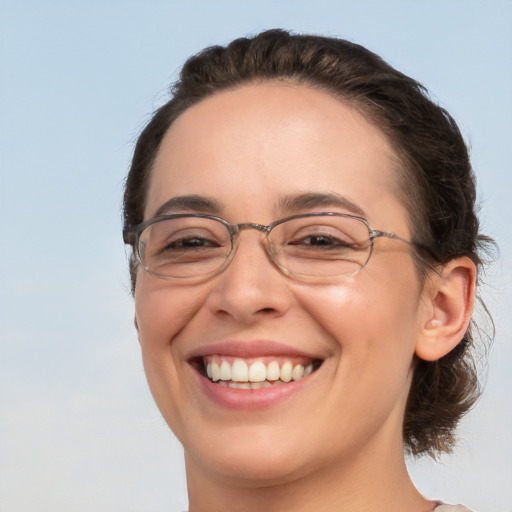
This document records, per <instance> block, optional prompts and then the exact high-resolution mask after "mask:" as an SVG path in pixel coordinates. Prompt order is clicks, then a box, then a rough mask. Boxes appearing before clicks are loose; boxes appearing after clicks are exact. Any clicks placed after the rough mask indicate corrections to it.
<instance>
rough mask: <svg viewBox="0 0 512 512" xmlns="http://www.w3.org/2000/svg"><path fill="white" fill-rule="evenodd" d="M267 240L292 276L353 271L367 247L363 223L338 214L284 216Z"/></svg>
mask: <svg viewBox="0 0 512 512" xmlns="http://www.w3.org/2000/svg"><path fill="white" fill-rule="evenodd" d="M269 242H270V246H271V250H272V252H273V254H274V257H275V258H276V260H277V262H278V263H279V265H281V267H282V268H284V269H285V270H287V271H288V272H290V273H291V274H293V275H296V276H309V277H333V276H342V275H347V274H353V273H355V272H357V271H358V270H360V269H361V268H362V267H364V265H366V263H367V261H368V258H369V257H370V251H371V243H370V237H369V232H368V227H367V225H366V224H365V223H364V222H363V221H361V220H358V219H355V218H353V217H344V216H341V215H340V216H338V215H319V216H309V217H307V216H306V217H300V218H295V219H291V220H287V221H286V222H283V223H281V224H278V225H277V226H275V227H274V228H273V229H272V231H271V232H270V235H269Z"/></svg>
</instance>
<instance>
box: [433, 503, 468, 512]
mask: <svg viewBox="0 0 512 512" xmlns="http://www.w3.org/2000/svg"><path fill="white" fill-rule="evenodd" d="M435 512H471V510H469V508H466V507H464V506H462V505H445V504H443V505H440V506H439V507H436V509H435Z"/></svg>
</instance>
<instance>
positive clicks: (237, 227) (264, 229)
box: [230, 222, 276, 263]
mask: <svg viewBox="0 0 512 512" xmlns="http://www.w3.org/2000/svg"><path fill="white" fill-rule="evenodd" d="M271 228H272V226H265V225H264V224H258V223H256V222H243V223H241V224H231V236H232V253H231V255H230V256H231V257H233V256H234V253H235V252H237V249H238V244H239V238H238V235H239V234H240V231H243V230H249V229H254V230H256V231H259V232H260V233H263V234H264V235H268V234H269V233H270V230H271ZM262 242H263V247H264V249H265V251H266V253H267V255H268V256H270V259H271V260H272V261H273V262H274V263H276V261H275V256H274V254H273V251H272V250H271V247H270V244H269V240H268V237H267V236H265V237H264V239H263V240H262ZM230 259H231V258H230Z"/></svg>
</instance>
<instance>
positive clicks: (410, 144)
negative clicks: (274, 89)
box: [124, 30, 491, 456]
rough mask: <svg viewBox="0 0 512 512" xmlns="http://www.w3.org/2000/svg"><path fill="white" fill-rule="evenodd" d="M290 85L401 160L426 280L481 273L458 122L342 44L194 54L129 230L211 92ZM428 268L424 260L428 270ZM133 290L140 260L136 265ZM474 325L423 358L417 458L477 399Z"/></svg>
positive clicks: (318, 40) (409, 422)
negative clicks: (465, 265)
mask: <svg viewBox="0 0 512 512" xmlns="http://www.w3.org/2000/svg"><path fill="white" fill-rule="evenodd" d="M266 80H285V81H292V82H294V83H299V84H305V85H307V86H309V87H316V88H320V89H322V90H325V91H327V92H329V93H330V94H332V95H334V96H336V97H338V98H340V99H342V100H343V101H345V102H348V103H349V104H351V105H353V106H354V107H355V108H357V109H358V110H359V111H360V112H361V113H362V114H363V115H365V116H366V118H367V119H368V120H369V121H370V122H372V123H373V124H375V125H376V126H378V127H379V128H380V129H381V130H382V131H383V132H384V133H385V134H386V135H387V137H388V139H389V141H390V142H391V144H392V146H393V148H394V149H395V151H396V153H397V154H398V156H399V159H400V162H401V164H402V165H401V168H400V169H398V171H397V172H398V174H399V178H400V179H399V181H400V188H401V191H400V192H401V193H400V196H401V198H402V200H403V202H404V204H405V206H406V207H407V209H408V212H409V217H410V219H409V221H410V224H411V228H412V229H411V230H412V231H413V232H414V242H416V243H417V244H418V245H419V246H421V247H424V248H425V249H424V250H422V249H418V251H421V254H420V253H419V252H418V253H417V254H416V259H417V266H418V269H419V273H420V277H422V278H424V277H425V276H426V275H427V269H428V264H430V265H443V264H445V263H447V262H448V261H450V260H451V259H453V258H456V257H459V256H468V257H469V258H471V259H472V260H473V262H474V263H475V264H476V265H477V267H478V268H480V267H481V266H482V260H481V257H480V254H481V252H482V250H484V249H485V247H486V244H490V243H491V240H490V239H489V238H487V237H484V236H482V235H480V234H479V231H478V230H479V224H478V219H477V216H476V213H475V199H476V192H475V180H474V175H473V172H472V170H471V165H470V162H469V156H468V151H467V148H466V145H465V143H464V140H463V137H462V135H461V133H460V131H459V129H458V127H457V125H456V123H455V121H454V120H453V118H452V117H451V116H450V115H449V114H448V113H447V112H446V111H445V110H444V109H442V108H440V107H439V106H438V105H436V104H435V103H433V102H432V101H431V100H430V99H429V97H428V94H427V92H426V90H425V89H424V88H423V86H422V85H421V84H419V83H418V82H416V81H415V80H413V79H411V78H409V77H407V76H405V75H403V74H402V73H400V72H399V71H397V70H395V69H394V68H392V67H391V66H389V65H388V64H387V63H386V62H384V61H383V60H382V59H381V58H380V57H379V56H377V55H375V54H374V53H372V52H370V51H369V50H367V49H366V48H364V47H362V46H359V45H357V44H354V43H351V42H348V41H344V40H341V39H333V38H326V37H320V36H312V35H292V34H290V33H288V32H286V31H283V30H269V31H266V32H263V33H261V34H259V35H257V36H255V37H253V38H240V39H236V40H235V41H233V42H232V43H230V44H229V45H228V46H226V47H221V46H213V47H210V48H207V49H205V50H203V51H202V52H200V53H199V54H198V55H196V56H194V57H192V58H190V59H189V60H188V61H187V62H186V63H185V65H184V67H183V69H182V72H181V75H180V79H179V80H178V81H177V82H176V83H175V84H174V86H173V87H172V91H171V92H172V98H171V100H170V101H168V102H167V103H166V104H165V105H163V106H162V107H161V108H159V109H158V110H157V111H156V112H155V114H154V115H153V117H152V119H151V121H150V122H149V123H148V125H147V126H146V127H145V129H144V130H143V131H142V133H141V135H140V137H139V139H138V141H137V144H136V147H135V151H134V156H133V161H132V165H131V168H130V171H129V174H128V177H127V180H126V189H125V195H124V225H125V228H126V227H129V226H132V225H135V224H138V223H140V222H142V220H143V212H144V208H145V201H146V192H147V187H148V180H149V177H150V173H151V167H152V163H153V161H154V159H155V156H156V154H157V152H158V149H159V147H160V143H161V141H162V139H163V137H164V135H165V133H166V132H167V130H168V128H169V127H170V125H171V124H172V123H173V121H174V120H175V119H176V118H177V117H178V116H179V115H180V114H181V113H183V112H184V111H185V110H186V109H187V108H189V107H190V106H192V105H194V104H196V103H198V102H199V101H201V100H202V99H204V98H206V97H207V96H209V95H211V94H214V93H215V92H218V91H222V90H226V89H229V88H234V87H238V86H241V85H243V84H245V83H250V82H253V83H254V82H258V81H266ZM426 262H427V263H428V264H426ZM130 269H131V276H132V284H133V285H134V283H135V278H136V270H137V269H136V263H135V260H134V259H133V258H132V260H131V263H130ZM473 330H474V326H471V327H470V328H469V329H468V331H467V332H466V334H465V336H464V338H463V339H462V340H461V342H460V343H459V344H458V345H457V347H456V348H455V349H454V350H452V351H451V352H450V353H449V354H447V355H446V356H445V357H443V358H441V359H440V360H438V361H435V362H427V361H423V360H419V359H418V360H417V362H416V363H417V364H416V368H415V372H414V379H413V383H412V387H411V391H410V394H409V401H408V404H407V409H406V413H405V419H404V442H405V445H406V448H407V449H408V451H409V452H411V453H412V454H415V455H419V454H423V453H428V454H430V455H433V456H435V455H436V453H440V452H449V451H450V450H451V448H452V447H453V444H454V430H455V427H456V425H457V423H458V421H459V420H460V418H461V417H462V416H463V415H464V414H465V413H466V412H467V411H468V410H469V409H470V408H471V406H472V405H473V404H474V403H475V401H476V399H477V398H478V396H479V393H480V386H479V383H478V377H477V372H476V369H475V364H474V359H473V357H472V353H473V345H474V340H473V334H472V331H473Z"/></svg>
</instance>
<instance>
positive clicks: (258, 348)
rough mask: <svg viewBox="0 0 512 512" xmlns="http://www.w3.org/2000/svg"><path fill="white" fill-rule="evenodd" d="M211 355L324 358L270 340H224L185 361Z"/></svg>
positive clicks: (194, 351) (200, 349) (208, 346)
mask: <svg viewBox="0 0 512 512" xmlns="http://www.w3.org/2000/svg"><path fill="white" fill-rule="evenodd" d="M212 355H225V356H232V357H240V358H242V359H243V358H247V359H249V358H256V357H266V356H281V357H286V356H288V357H301V358H305V359H311V360H317V359H324V357H322V356H320V355H318V354H312V353H309V352H306V351H303V350H299V349H297V348H295V347H290V346H289V345H286V344H283V343H279V342H276V341H271V340H250V341H242V340H225V341H219V342H214V343H210V344H208V345H204V346H201V347H198V348H196V349H194V350H192V351H191V352H190V353H189V354H188V355H187V359H188V360H191V359H197V358H199V357H205V356H212Z"/></svg>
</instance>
